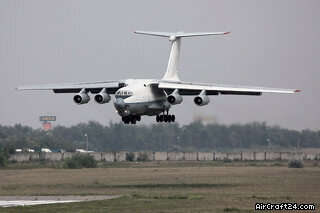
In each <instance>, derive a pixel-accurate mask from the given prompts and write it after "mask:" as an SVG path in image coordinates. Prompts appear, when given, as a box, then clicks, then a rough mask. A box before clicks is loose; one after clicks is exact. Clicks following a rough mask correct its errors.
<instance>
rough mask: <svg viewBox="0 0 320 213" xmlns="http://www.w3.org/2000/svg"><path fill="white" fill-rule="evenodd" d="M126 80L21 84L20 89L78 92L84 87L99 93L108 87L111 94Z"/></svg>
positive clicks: (88, 90)
mask: <svg viewBox="0 0 320 213" xmlns="http://www.w3.org/2000/svg"><path fill="white" fill-rule="evenodd" d="M124 86H125V84H124V81H118V80H114V81H97V82H80V83H61V84H45V85H31V86H19V87H17V88H16V89H18V90H53V92H54V93H78V92H80V91H81V90H82V89H83V88H85V89H86V91H87V92H91V93H99V92H100V91H101V90H102V89H104V88H105V89H106V92H107V93H109V94H114V93H115V92H116V91H117V90H118V89H119V88H121V87H124Z"/></svg>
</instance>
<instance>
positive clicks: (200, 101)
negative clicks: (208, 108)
mask: <svg viewBox="0 0 320 213" xmlns="http://www.w3.org/2000/svg"><path fill="white" fill-rule="evenodd" d="M193 101H194V103H195V104H197V105H198V106H204V105H207V104H208V103H209V102H210V98H209V97H208V96H206V95H198V96H197V97H195V98H194V100H193Z"/></svg>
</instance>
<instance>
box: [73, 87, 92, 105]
mask: <svg viewBox="0 0 320 213" xmlns="http://www.w3.org/2000/svg"><path fill="white" fill-rule="evenodd" d="M73 100H74V102H76V103H77V104H79V105H80V104H86V103H88V102H89V101H90V97H89V95H88V94H87V92H86V90H85V89H84V88H83V89H82V90H81V91H80V92H79V93H78V94H77V95H75V96H74V97H73Z"/></svg>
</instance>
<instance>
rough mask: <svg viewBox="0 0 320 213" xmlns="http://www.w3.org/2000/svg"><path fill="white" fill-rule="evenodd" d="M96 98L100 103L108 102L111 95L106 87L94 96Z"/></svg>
mask: <svg viewBox="0 0 320 213" xmlns="http://www.w3.org/2000/svg"><path fill="white" fill-rule="evenodd" d="M94 100H95V101H96V102H97V103H99V104H104V103H108V102H109V101H110V100H111V97H110V95H109V94H108V93H107V91H106V89H105V88H104V89H102V90H101V92H100V93H98V94H97V95H96V96H94Z"/></svg>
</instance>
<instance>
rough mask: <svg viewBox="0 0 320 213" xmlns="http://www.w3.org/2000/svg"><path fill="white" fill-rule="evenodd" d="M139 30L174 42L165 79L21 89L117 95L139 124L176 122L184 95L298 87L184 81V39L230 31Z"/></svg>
mask: <svg viewBox="0 0 320 213" xmlns="http://www.w3.org/2000/svg"><path fill="white" fill-rule="evenodd" d="M134 33H136V34H142V35H150V36H159V37H166V38H168V39H169V41H170V42H171V52H170V56H169V61H168V65H167V70H166V72H165V74H164V76H163V78H162V79H123V80H109V81H96V82H80V83H60V84H47V85H31V86H20V87H17V88H16V89H18V90H53V92H54V93H77V94H76V95H75V96H74V98H73V101H74V102H75V103H77V104H79V105H80V104H86V103H88V102H89V101H90V96H89V95H88V93H89V92H90V93H91V94H95V96H94V100H95V101H96V102H97V103H99V104H105V103H109V102H110V100H111V96H110V95H111V94H114V95H115V100H114V107H115V109H116V112H117V113H118V114H119V115H120V116H121V117H122V121H123V122H124V123H125V124H129V123H131V124H136V122H137V121H140V120H141V116H144V115H147V116H156V121H157V122H175V120H176V118H175V115H170V114H169V109H170V108H171V106H173V105H176V104H181V103H182V101H183V97H182V96H195V97H194V103H195V104H196V105H198V106H204V105H207V104H208V103H209V102H210V98H209V96H211V95H215V96H217V95H253V96H261V95H262V94H263V93H295V92H300V91H301V90H297V89H279V88H266V87H251V86H233V85H220V84H209V83H195V82H186V81H181V80H180V78H179V76H178V69H177V68H178V60H179V54H180V47H181V39H182V38H186V37H195V36H209V35H226V34H229V33H230V32H195V33H185V32H151V31H134Z"/></svg>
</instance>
